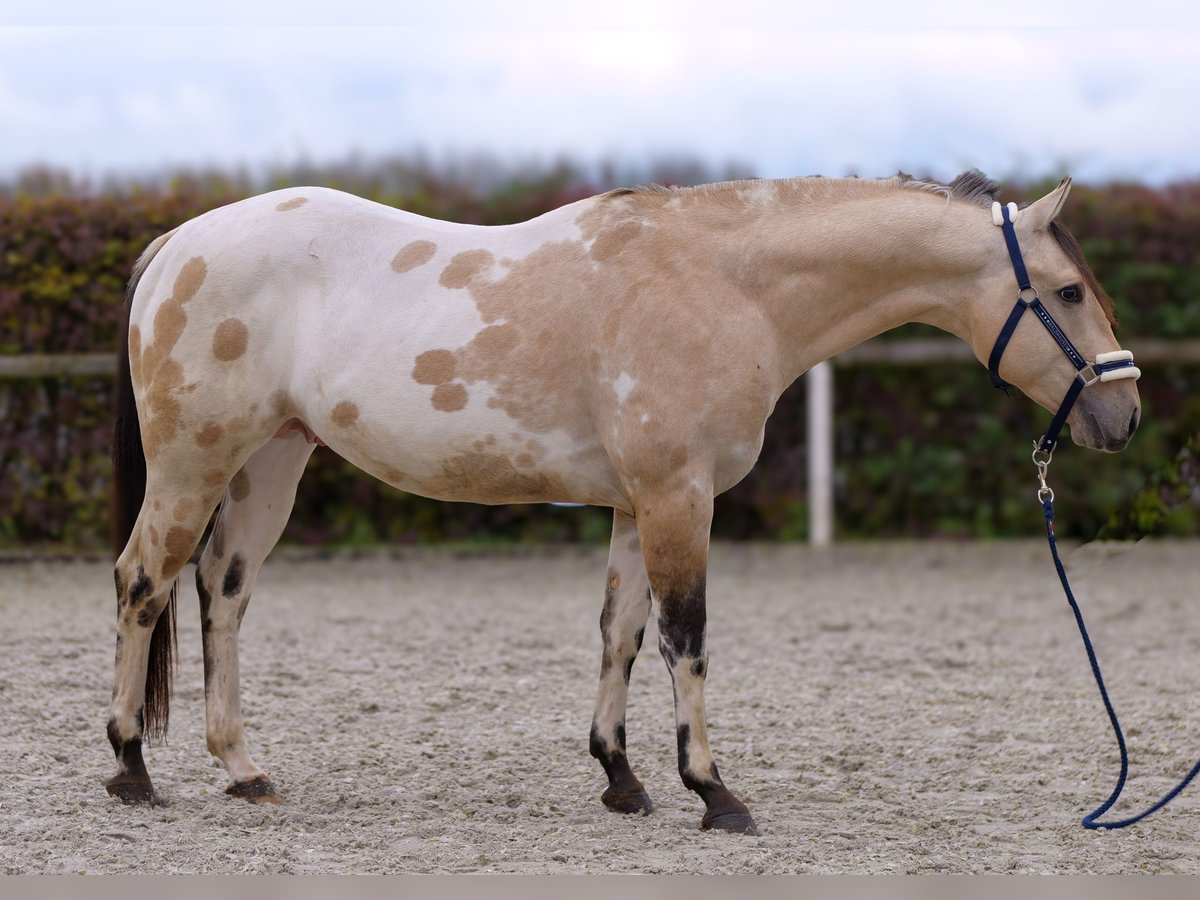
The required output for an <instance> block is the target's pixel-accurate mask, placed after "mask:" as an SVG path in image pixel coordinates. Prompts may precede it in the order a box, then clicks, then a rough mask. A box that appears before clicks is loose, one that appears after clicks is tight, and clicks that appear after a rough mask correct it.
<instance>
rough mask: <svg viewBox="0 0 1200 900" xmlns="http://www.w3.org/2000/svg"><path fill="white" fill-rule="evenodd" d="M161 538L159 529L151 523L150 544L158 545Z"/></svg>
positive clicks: (152, 545)
mask: <svg viewBox="0 0 1200 900" xmlns="http://www.w3.org/2000/svg"><path fill="white" fill-rule="evenodd" d="M159 540H160V537H159V534H158V529H157V528H155V527H154V526H153V525H151V526H150V546H151V547H157V546H158V542H159Z"/></svg>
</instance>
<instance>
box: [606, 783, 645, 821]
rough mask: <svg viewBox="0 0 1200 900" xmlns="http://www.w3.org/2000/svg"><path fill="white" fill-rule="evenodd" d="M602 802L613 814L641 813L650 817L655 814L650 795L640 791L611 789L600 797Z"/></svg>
mask: <svg viewBox="0 0 1200 900" xmlns="http://www.w3.org/2000/svg"><path fill="white" fill-rule="evenodd" d="M600 800H601V802H602V803H603V804H604V805H605V806H607V807H608V808H609V809H611V810H612V811H613V812H619V813H639V814H640V815H643V816H648V815H650V813H652V812H654V803H653V802H652V801H651V800H650V795H649V794H647V793H646V792H645V791H644V790H640V791H614V790H613V789H612V788H611V787H610V788H609V789H608V790H606V791H605V792H604V793H603V794H601V795H600Z"/></svg>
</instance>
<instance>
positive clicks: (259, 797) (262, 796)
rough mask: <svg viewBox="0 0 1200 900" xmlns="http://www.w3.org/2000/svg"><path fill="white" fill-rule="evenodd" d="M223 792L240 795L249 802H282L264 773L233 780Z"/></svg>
mask: <svg viewBox="0 0 1200 900" xmlns="http://www.w3.org/2000/svg"><path fill="white" fill-rule="evenodd" d="M225 793H227V794H228V795H229V796H230V797H240V798H241V799H243V800H245V801H247V802H249V803H256V804H257V803H282V802H283V800H282V798H281V797H280V796H279V792H278V791H277V790H275V785H273V784H271V779H270V778H268V777H267V776H266V775H259V776H258V777H257V778H251V779H250V780H249V781H235V782H233V784H231V785H229V787H227V788H225Z"/></svg>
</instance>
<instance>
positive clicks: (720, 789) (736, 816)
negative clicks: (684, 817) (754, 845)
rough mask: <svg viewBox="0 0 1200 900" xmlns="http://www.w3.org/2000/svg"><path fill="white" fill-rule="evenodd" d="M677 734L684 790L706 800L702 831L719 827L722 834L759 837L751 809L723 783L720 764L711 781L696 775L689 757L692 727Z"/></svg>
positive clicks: (681, 728) (683, 727)
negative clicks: (726, 832) (755, 835)
mask: <svg viewBox="0 0 1200 900" xmlns="http://www.w3.org/2000/svg"><path fill="white" fill-rule="evenodd" d="M675 735H676V737H677V738H678V741H679V777H680V778H681V779H682V780H683V786H684V787H686V788H687V789H688V790H689V791H695V792H696V793H697V794H699V795H700V799H701V800H703V801H704V818H703V819H701V820H700V829H701V830H702V831H707V830H709V829H710V828H716V829H717V830H719V831H732V832H736V833H737V834H758V829H757V827H756V826H755V824H754V819H753V818H752V817H751V815H750V810H749V809H747V808H746V804H744V803H743V802H742V801H741V800H739V799H738V798H737V797H735V796H734V795H733V793H732V792H731V791H730V790H729V788H727V787H725V785H724V784H723V783H722V781H721V776H720V775H719V774H718V773H717V764H716V763H713V764H712V765H711V766H710V767H709V770H708V778H707V779H700V778H697V777H696V776H695V775H693V774H692V772H691V766H690V760H689V758H688V743H689V741H690V740H691V737H692V729H691V726H689V725H680V726H679V727H678V728H677V729H676V731H675Z"/></svg>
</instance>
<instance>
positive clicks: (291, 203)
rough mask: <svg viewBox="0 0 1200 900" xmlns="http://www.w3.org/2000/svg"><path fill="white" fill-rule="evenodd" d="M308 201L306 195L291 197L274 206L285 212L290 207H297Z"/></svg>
mask: <svg viewBox="0 0 1200 900" xmlns="http://www.w3.org/2000/svg"><path fill="white" fill-rule="evenodd" d="M307 202H308V198H307V197H293V198H292V199H291V200H285V201H284V202H283V203H280V204H279V205H278V206H276V207H275V209H276V210H278V211H279V212H287V211H288V210H290V209H299V208H300V207H301V206H303V205H304V204H305V203H307Z"/></svg>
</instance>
